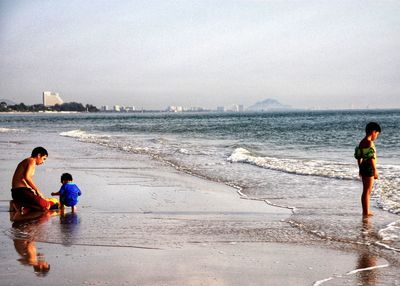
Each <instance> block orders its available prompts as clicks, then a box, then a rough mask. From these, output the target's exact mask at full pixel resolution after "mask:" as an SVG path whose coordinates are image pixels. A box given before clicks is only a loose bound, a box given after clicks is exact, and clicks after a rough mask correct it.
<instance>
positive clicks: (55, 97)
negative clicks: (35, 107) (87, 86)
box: [43, 91, 64, 106]
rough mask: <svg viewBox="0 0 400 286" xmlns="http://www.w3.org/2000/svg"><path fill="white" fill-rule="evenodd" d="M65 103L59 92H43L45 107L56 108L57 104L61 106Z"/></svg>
mask: <svg viewBox="0 0 400 286" xmlns="http://www.w3.org/2000/svg"><path fill="white" fill-rule="evenodd" d="M63 103H64V101H63V100H62V99H61V97H60V95H59V94H58V93H57V92H51V91H43V105H44V106H54V105H56V104H58V105H61V104H63Z"/></svg>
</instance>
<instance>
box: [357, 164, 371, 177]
mask: <svg viewBox="0 0 400 286" xmlns="http://www.w3.org/2000/svg"><path fill="white" fill-rule="evenodd" d="M360 175H361V176H362V177H373V176H374V175H375V174H374V169H373V168H372V166H371V164H361V165H360Z"/></svg>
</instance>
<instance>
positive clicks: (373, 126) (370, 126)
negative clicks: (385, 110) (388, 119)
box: [365, 122, 381, 134]
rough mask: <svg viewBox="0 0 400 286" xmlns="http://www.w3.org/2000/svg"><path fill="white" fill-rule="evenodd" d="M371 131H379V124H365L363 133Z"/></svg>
mask: <svg viewBox="0 0 400 286" xmlns="http://www.w3.org/2000/svg"><path fill="white" fill-rule="evenodd" d="M372 131H376V132H379V133H381V127H380V126H379V124H378V123H376V122H370V123H368V124H367V126H366V127H365V133H367V134H371V132H372Z"/></svg>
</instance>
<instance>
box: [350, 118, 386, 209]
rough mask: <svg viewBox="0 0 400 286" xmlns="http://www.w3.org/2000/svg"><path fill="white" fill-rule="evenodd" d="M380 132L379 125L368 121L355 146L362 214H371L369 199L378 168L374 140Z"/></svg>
mask: <svg viewBox="0 0 400 286" xmlns="http://www.w3.org/2000/svg"><path fill="white" fill-rule="evenodd" d="M380 133H381V127H380V126H379V124H378V123H376V122H370V123H368V124H367V126H366V127H365V137H364V138H363V139H362V140H361V141H360V144H359V145H358V146H357V147H356V150H355V154H354V156H355V158H356V159H357V163H358V167H359V170H360V176H361V178H362V182H363V193H362V195H361V204H362V209H363V215H364V216H372V215H373V213H372V212H371V211H370V207H369V201H370V198H371V192H372V188H373V186H374V180H376V179H378V177H379V175H378V170H377V169H376V158H377V156H376V149H375V144H374V141H375V140H376V139H377V138H378V136H379V134H380Z"/></svg>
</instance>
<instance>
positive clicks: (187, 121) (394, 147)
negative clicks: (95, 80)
mask: <svg viewBox="0 0 400 286" xmlns="http://www.w3.org/2000/svg"><path fill="white" fill-rule="evenodd" d="M370 121H376V122H378V123H379V124H380V125H381V127H382V133H381V135H380V137H379V138H378V140H377V141H376V147H377V151H378V169H379V174H380V178H379V180H377V181H376V184H375V188H374V192H373V195H372V196H373V200H372V202H371V204H372V205H373V206H374V207H375V208H376V209H377V210H378V212H379V214H376V216H377V217H379V219H377V220H376V221H375V225H373V226H371V225H370V223H369V224H366V223H365V222H362V220H361V206H360V202H359V196H360V194H361V189H362V185H361V181H360V178H359V176H358V169H357V165H356V161H355V159H354V156H353V154H354V148H355V146H356V145H357V144H358V143H359V141H360V140H361V139H362V138H363V136H364V135H365V131H364V129H365V125H366V124H367V123H368V122H370ZM399 125H400V111H399V110H375V111H374V110H368V111H307V112H306V111H305V112H273V113H178V114H177V113H175V114H169V113H126V114H124V113H118V114H116V113H100V114H30V115H29V114H28V115H27V114H24V115H22V114H13V115H12V114H5V115H1V116H0V135H1V134H8V135H10V134H12V133H13V132H34V131H35V132H52V133H57V134H59V136H64V137H68V138H70V139H71V140H79V141H81V142H85V143H88V144H94V145H102V146H106V147H108V148H113V149H114V150H118V151H119V152H131V153H138V154H145V155H147V156H149V157H150V158H152V159H154V160H158V161H160V162H161V163H165V164H168V165H170V166H171V167H173V168H176V169H178V170H180V171H182V172H185V173H188V174H192V175H195V176H200V177H203V178H205V179H207V180H212V181H218V182H222V183H225V184H228V185H231V186H233V187H235V188H236V189H237V190H238V191H239V193H240V194H241V195H242V197H243V198H249V199H254V200H264V201H265V202H266V203H268V204H271V205H274V206H276V207H284V208H289V209H291V210H292V211H293V215H292V217H291V218H290V220H288V223H290V224H291V225H292V226H293V227H296V228H300V229H301V230H303V231H304V232H305V233H308V234H310V235H315V236H318V237H320V238H323V239H329V240H333V241H339V242H346V243H350V244H367V245H369V244H374V245H380V246H382V247H384V248H389V249H392V250H397V251H400V217H399V215H400V194H399V189H400V188H399V187H400V179H399V173H400V163H399V159H400V133H399V131H398V130H399ZM371 227H372V228H374V229H375V230H376V231H375V232H376V233H375V234H374V235H370V234H371Z"/></svg>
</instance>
